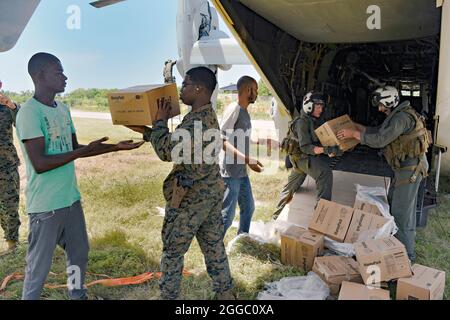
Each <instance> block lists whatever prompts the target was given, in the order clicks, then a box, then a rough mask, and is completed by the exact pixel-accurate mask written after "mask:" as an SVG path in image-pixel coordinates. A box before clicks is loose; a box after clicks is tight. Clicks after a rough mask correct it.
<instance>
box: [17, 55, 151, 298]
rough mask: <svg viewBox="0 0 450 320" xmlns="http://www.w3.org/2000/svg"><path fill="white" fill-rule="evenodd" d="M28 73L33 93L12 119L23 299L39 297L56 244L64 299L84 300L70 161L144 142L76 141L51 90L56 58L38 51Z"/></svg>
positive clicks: (56, 87)
mask: <svg viewBox="0 0 450 320" xmlns="http://www.w3.org/2000/svg"><path fill="white" fill-rule="evenodd" d="M28 72H29V74H30V76H31V78H32V80H33V83H34V86H35V93H34V96H33V98H31V99H29V100H28V101H27V102H26V103H25V104H24V105H23V106H22V107H21V109H20V110H19V113H18V115H17V122H16V128H17V136H18V137H19V140H20V147H21V149H22V153H23V155H24V158H25V164H26V170H27V189H26V193H25V196H26V212H27V213H28V214H29V223H30V226H29V231H28V252H27V258H26V262H27V266H26V269H25V281H24V284H23V292H22V299H23V300H38V299H39V298H40V296H41V293H42V289H43V288H44V283H45V280H46V279H47V275H48V273H49V271H50V267H51V264H52V258H53V253H54V251H55V249H56V246H57V245H59V246H60V247H62V248H63V249H64V251H65V252H66V257H67V273H68V274H69V275H70V278H69V279H70V281H69V283H68V284H69V297H70V298H71V299H76V300H84V299H87V294H86V291H87V290H86V288H85V286H84V278H85V274H86V267H87V262H88V252H89V243H88V235H87V231H86V223H85V219H84V214H83V209H82V206H81V202H80V200H81V196H80V192H79V190H78V186H77V178H76V175H75V165H74V160H76V159H78V158H85V157H92V156H96V155H99V154H104V153H109V152H115V151H120V150H131V149H135V148H138V147H139V146H141V145H142V144H143V142H140V143H132V141H122V142H120V143H118V144H105V143H103V142H105V141H106V140H108V138H106V137H105V138H102V139H100V140H97V141H93V142H91V143H89V144H88V145H81V144H79V143H78V140H77V135H76V132H75V128H74V126H73V122H72V117H71V116H70V111H69V108H68V107H67V106H66V105H64V104H62V103H60V102H57V101H55V96H56V94H58V93H61V92H64V90H65V87H66V80H67V77H66V76H65V75H64V70H63V68H62V65H61V62H60V61H59V60H58V58H56V57H55V56H53V55H51V54H48V53H42V52H41V53H37V54H35V55H34V56H33V57H31V59H30V62H29V63H28Z"/></svg>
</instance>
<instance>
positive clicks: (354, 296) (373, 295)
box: [338, 281, 391, 300]
mask: <svg viewBox="0 0 450 320" xmlns="http://www.w3.org/2000/svg"><path fill="white" fill-rule="evenodd" d="M338 300H391V297H390V294H389V291H388V290H384V289H380V288H375V287H370V286H365V285H363V284H359V283H354V282H347V281H344V282H342V286H341V291H340V292H339V298H338Z"/></svg>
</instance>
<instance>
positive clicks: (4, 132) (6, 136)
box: [0, 105, 20, 242]
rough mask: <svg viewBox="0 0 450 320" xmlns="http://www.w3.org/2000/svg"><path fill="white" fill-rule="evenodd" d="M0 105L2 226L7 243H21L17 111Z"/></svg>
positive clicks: (0, 211) (0, 206)
mask: <svg viewBox="0 0 450 320" xmlns="http://www.w3.org/2000/svg"><path fill="white" fill-rule="evenodd" d="M18 110H19V108H16V109H15V110H10V109H8V108H7V107H6V106H3V105H0V222H1V223H0V224H1V227H2V229H3V231H4V233H5V239H6V240H7V241H14V242H17V241H19V226H20V220H19V192H20V179H19V171H18V166H19V158H18V157H17V152H16V148H15V147H14V143H13V133H12V125H13V124H15V118H16V115H17V111H18Z"/></svg>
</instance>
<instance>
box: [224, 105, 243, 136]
mask: <svg viewBox="0 0 450 320" xmlns="http://www.w3.org/2000/svg"><path fill="white" fill-rule="evenodd" d="M239 112H240V107H239V104H237V103H232V104H230V105H228V106H227V107H226V108H225V112H224V115H223V118H222V121H221V122H220V136H221V138H222V139H223V140H228V139H229V137H230V135H232V134H233V132H234V125H235V124H236V121H237V119H238V117H239Z"/></svg>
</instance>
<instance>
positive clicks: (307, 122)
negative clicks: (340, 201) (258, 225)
mask: <svg viewBox="0 0 450 320" xmlns="http://www.w3.org/2000/svg"><path fill="white" fill-rule="evenodd" d="M320 125H321V122H320V121H319V120H318V119H315V118H313V117H311V116H309V115H307V114H306V113H305V112H304V111H303V110H302V112H301V115H300V116H299V117H297V118H295V119H294V120H293V121H292V122H291V124H290V129H289V133H288V139H291V142H292V146H291V148H290V149H291V151H289V152H288V154H289V159H290V161H291V163H292V165H293V170H292V172H291V174H290V176H289V179H288V183H287V184H286V185H285V186H284V188H283V190H282V191H281V195H280V201H279V202H278V205H277V208H276V210H275V212H274V214H273V219H276V218H277V217H278V216H279V215H280V213H281V211H282V210H283V208H284V206H285V205H286V204H287V203H289V202H290V201H291V199H292V197H293V196H294V193H296V192H298V191H299V190H300V187H301V186H302V184H303V182H304V181H305V179H306V175H309V176H311V177H312V178H313V179H314V180H315V181H316V187H317V201H319V199H326V200H331V190H332V188H333V172H332V170H331V168H330V158H329V157H328V155H324V154H321V155H316V154H315V153H314V148H315V147H318V146H321V144H320V141H319V138H318V137H317V135H316V133H315V132H314V130H315V129H317V128H318V127H319V126H320ZM297 146H298V147H297Z"/></svg>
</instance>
